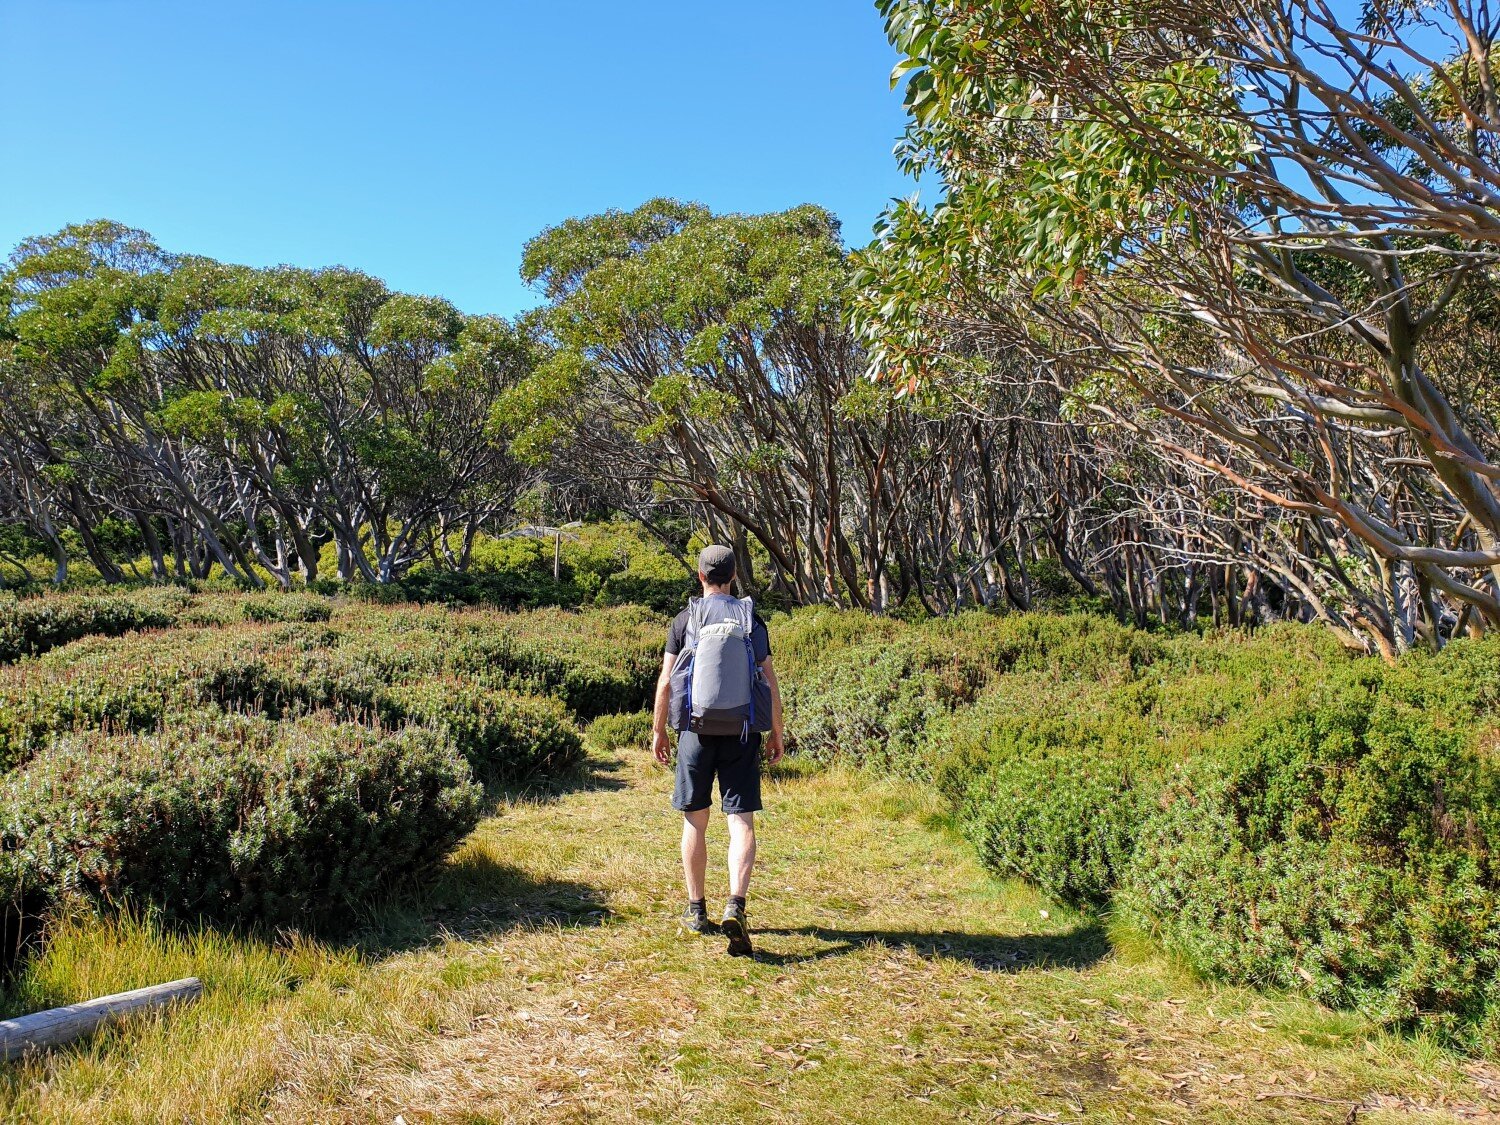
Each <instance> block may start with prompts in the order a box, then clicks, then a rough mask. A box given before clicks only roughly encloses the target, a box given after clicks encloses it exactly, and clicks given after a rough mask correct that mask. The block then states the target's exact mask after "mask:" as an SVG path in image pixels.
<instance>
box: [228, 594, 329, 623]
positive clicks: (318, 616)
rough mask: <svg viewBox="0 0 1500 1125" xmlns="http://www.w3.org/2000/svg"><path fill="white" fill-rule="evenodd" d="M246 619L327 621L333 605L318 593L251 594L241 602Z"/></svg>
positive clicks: (241, 611) (241, 608)
mask: <svg viewBox="0 0 1500 1125" xmlns="http://www.w3.org/2000/svg"><path fill="white" fill-rule="evenodd" d="M240 613H241V614H242V615H243V616H244V618H245V620H246V621H262V622H264V621H303V622H310V621H327V620H328V619H329V618H330V617H331V616H332V615H333V606H332V605H331V604H330V603H329V601H328V599H327V598H322V597H319V596H318V595H317V594H283V593H269V594H250V595H248V596H246V597H245V598H244V599H243V600H242V601H241V602H240Z"/></svg>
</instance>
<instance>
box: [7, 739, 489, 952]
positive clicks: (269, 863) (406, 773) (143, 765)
mask: <svg viewBox="0 0 1500 1125" xmlns="http://www.w3.org/2000/svg"><path fill="white" fill-rule="evenodd" d="M480 796H481V795H480V790H479V788H478V786H477V785H475V784H474V782H473V780H472V778H471V776H470V773H469V769H468V767H467V765H465V763H464V761H463V759H462V758H461V757H460V756H459V755H458V753H457V751H456V750H455V749H454V747H453V745H452V743H451V741H450V740H449V739H448V738H447V737H446V736H445V735H443V734H442V733H441V732H439V731H437V730H434V729H430V728H417V727H413V728H408V729H405V730H401V731H395V732H384V731H377V730H372V729H370V728H367V727H363V726H358V725H352V724H331V723H328V722H324V721H321V720H317V719H305V720H301V721H299V722H295V723H283V724H272V723H269V722H266V721H264V720H259V719H252V718H246V717H239V716H237V717H224V716H219V717H200V718H196V719H194V720H193V721H191V722H184V723H181V724H176V725H174V726H173V727H172V728H170V729H167V730H164V731H162V732H160V733H157V734H153V735H131V736H114V735H108V734H104V733H102V732H92V733H88V734H80V735H77V736H71V737H68V738H66V739H64V740H62V741H60V742H58V743H57V744H56V745H55V746H53V747H52V748H51V749H49V750H48V751H47V752H46V753H44V754H42V755H39V756H38V757H37V758H36V759H35V760H34V761H33V762H32V763H31V764H30V765H28V766H27V767H26V768H25V769H22V770H18V771H16V772H14V773H12V774H11V775H10V776H9V777H7V778H6V779H5V780H4V781H3V783H0V837H3V839H4V840H5V841H6V844H7V848H6V850H4V851H0V892H3V893H0V900H4V901H9V902H19V901H29V902H33V903H34V902H36V901H37V900H38V899H39V898H43V899H45V898H52V897H54V896H56V895H59V894H69V893H71V894H77V895H82V896H84V897H86V898H90V899H93V900H95V901H98V902H100V903H103V904H108V905H113V906H121V905H125V904H134V905H143V906H144V905H149V906H150V907H153V908H155V909H157V910H159V911H161V913H162V914H163V915H164V916H165V917H167V918H170V919H174V920H179V921H187V922H193V921H196V920H198V919H200V918H204V919H212V920H216V921H221V922H227V923H231V924H266V925H307V924H316V923H327V922H338V921H340V920H343V919H347V918H348V917H349V912H350V910H351V908H352V907H354V906H356V905H357V904H358V903H360V902H361V901H363V900H365V899H366V898H368V897H369V896H370V895H371V894H373V893H375V892H377V891H378V890H379V889H381V888H382V887H384V886H387V885H389V884H391V883H392V882H394V881H397V880H400V879H403V878H407V877H410V876H412V875H416V874H420V873H423V872H426V871H428V870H431V869H432V868H433V867H434V866H435V865H436V864H438V863H439V862H440V861H441V860H442V859H443V857H444V856H445V855H447V853H448V852H449V851H450V850H451V849H452V848H453V847H454V845H455V844H457V842H458V841H459V840H460V839H462V837H463V836H464V835H465V834H466V833H467V832H468V831H469V830H470V829H471V828H472V827H473V826H474V824H475V823H476V822H477V820H478V817H479V814H480V808H481V802H480Z"/></svg>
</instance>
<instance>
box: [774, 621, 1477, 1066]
mask: <svg viewBox="0 0 1500 1125" xmlns="http://www.w3.org/2000/svg"><path fill="white" fill-rule="evenodd" d="M802 628H803V629H804V630H805V631H806V632H807V633H808V634H810V635H812V636H814V637H817V636H818V635H819V632H820V631H821V633H822V635H823V636H825V637H829V638H830V639H832V640H834V641H835V642H836V636H837V635H836V633H833V631H832V630H830V629H829V628H828V627H827V626H826V625H822V624H814V623H808V624H805V625H803V626H802ZM827 648H828V650H829V651H827V653H826V655H825V656H824V657H823V659H822V660H821V661H818V662H815V663H810V665H809V670H808V671H807V672H806V674H805V676H804V678H803V681H802V683H800V684H795V685H790V687H789V696H790V697H791V699H792V701H793V708H794V710H793V718H794V722H795V725H796V728H797V738H798V742H797V745H798V748H799V752H802V753H808V754H811V755H812V756H815V757H818V758H821V759H825V760H827V759H837V758H840V757H848V758H852V759H855V760H858V761H860V762H862V763H864V764H867V765H871V766H873V767H875V768H877V769H880V770H895V771H899V772H902V773H905V774H909V775H914V776H924V775H926V774H927V773H928V772H930V774H931V776H932V778H933V780H934V781H935V783H936V784H937V785H938V786H939V787H940V789H941V791H942V792H943V793H944V794H945V796H946V797H947V799H948V801H949V802H950V805H951V807H952V808H953V810H954V813H955V819H956V821H957V823H958V824H959V825H960V826H961V829H962V830H963V832H964V833H965V835H967V836H968V838H969V839H970V840H971V841H972V843H973V844H974V846H975V847H976V848H977V850H978V851H979V853H980V855H981V856H982V857H983V859H984V860H985V862H986V863H987V864H988V865H990V866H991V867H992V868H994V869H995V870H996V871H998V872H1000V873H1003V874H1006V875H1011V876H1017V877H1020V878H1024V879H1026V880H1028V881H1029V882H1031V883H1033V884H1035V885H1037V886H1039V887H1041V888H1042V889H1044V890H1045V891H1047V892H1048V893H1049V894H1051V895H1053V896H1055V897H1056V898H1058V899H1060V900H1062V901H1065V902H1069V903H1072V904H1075V905H1079V906H1083V907H1095V908H1099V907H1107V906H1111V905H1113V906H1115V907H1116V908H1119V909H1122V910H1124V911H1125V912H1126V913H1127V914H1128V915H1129V916H1130V917H1132V918H1133V919H1135V920H1136V921H1137V922H1138V923H1139V924H1140V925H1142V926H1144V927H1147V928H1149V929H1150V930H1151V931H1152V932H1154V933H1156V934H1157V935H1158V936H1159V937H1160V939H1161V941H1162V942H1163V944H1164V945H1165V946H1166V947H1167V948H1168V949H1170V950H1172V951H1173V952H1174V953H1176V954H1178V955H1180V956H1182V957H1184V958H1185V959H1186V960H1187V961H1189V962H1190V963H1191V964H1192V965H1194V966H1195V967H1196V968H1197V969H1198V970H1200V971H1202V972H1204V973H1206V974H1210V975H1214V976H1218V977H1222V978H1226V979H1229V980H1233V981H1236V982H1240V983H1247V984H1253V985H1269V986H1274V987H1279V988H1289V989H1295V990H1298V991H1301V992H1304V993H1306V994H1308V995H1311V996H1313V997H1315V998H1316V999H1318V1000H1320V1001H1322V1002H1325V1003H1328V1004H1331V1005H1336V1006H1340V1007H1353V1008H1357V1009H1359V1010H1361V1011H1363V1012H1366V1013H1368V1014H1370V1015H1371V1016H1373V1017H1375V1018H1377V1019H1380V1020H1383V1021H1386V1022H1388V1023H1390V1024H1392V1025H1411V1024H1416V1023H1423V1024H1425V1025H1427V1026H1430V1027H1433V1028H1436V1029H1439V1030H1440V1031H1442V1032H1443V1033H1444V1034H1445V1035H1447V1036H1448V1037H1449V1038H1451V1039H1452V1040H1454V1041H1462V1042H1466V1043H1470V1044H1475V1043H1478V1044H1480V1045H1485V1044H1487V1045H1488V1047H1489V1048H1490V1049H1494V1048H1496V1047H1500V985H1496V983H1495V980H1496V971H1497V969H1500V858H1497V857H1500V763H1497V761H1496V756H1495V752H1496V750H1497V749H1500V642H1495V641H1489V642H1483V643H1473V642H1465V643H1458V644H1454V645H1452V646H1451V647H1450V648H1449V649H1448V650H1447V651H1446V652H1444V653H1443V654H1442V655H1441V656H1439V657H1412V658H1409V659H1408V660H1407V661H1405V662H1404V663H1403V664H1402V665H1400V666H1399V667H1396V668H1393V669H1392V668H1387V667H1386V666H1384V665H1382V664H1380V663H1377V662H1373V661H1369V660H1362V659H1355V658H1352V657H1350V656H1348V655H1347V654H1346V653H1344V652H1342V651H1341V650H1340V649H1339V648H1338V647H1337V645H1336V643H1335V642H1334V641H1333V639H1332V638H1331V637H1329V636H1328V635H1327V634H1326V633H1325V632H1321V631H1317V630H1313V629H1303V628H1299V627H1292V626H1287V627H1279V628H1271V629H1264V630H1261V631H1259V632H1258V633H1256V634H1254V635H1253V636H1245V635H1242V634H1225V635H1217V636H1208V637H1199V636H1196V635H1187V636H1161V635H1147V634H1144V633H1140V632H1138V631H1135V630H1131V629H1128V628H1124V627H1122V626H1119V625H1117V624H1115V623H1113V622H1110V621H1107V620H1104V619H1100V618H1096V617H1089V616H1086V615H1076V616H1049V615H1035V614H1033V615H1016V616H1010V617H1004V618H999V619H996V618H993V617H983V616H980V615H970V616H966V617H964V616H961V617H959V618H955V619H952V620H948V621H935V622H929V623H925V624H916V625H910V626H904V627H897V628H890V627H885V628H883V629H882V631H881V632H880V633H879V634H877V635H876V637H875V639H873V640H865V639H863V638H859V637H856V638H854V639H853V641H852V643H849V644H846V645H844V646H843V647H839V646H838V645H837V643H833V644H829V645H828V646H827Z"/></svg>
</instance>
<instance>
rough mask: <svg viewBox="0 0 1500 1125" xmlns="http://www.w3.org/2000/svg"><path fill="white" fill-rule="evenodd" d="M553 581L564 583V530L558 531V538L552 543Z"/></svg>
mask: <svg viewBox="0 0 1500 1125" xmlns="http://www.w3.org/2000/svg"><path fill="white" fill-rule="evenodd" d="M552 581H554V582H561V581H562V528H560V527H559V528H558V529H557V536H556V538H555V539H553V541H552Z"/></svg>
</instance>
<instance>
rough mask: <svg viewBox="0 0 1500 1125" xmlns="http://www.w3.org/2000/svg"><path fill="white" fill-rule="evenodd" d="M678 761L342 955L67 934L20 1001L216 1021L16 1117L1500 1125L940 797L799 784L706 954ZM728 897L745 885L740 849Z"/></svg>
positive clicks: (814, 780) (1412, 1049)
mask: <svg viewBox="0 0 1500 1125" xmlns="http://www.w3.org/2000/svg"><path fill="white" fill-rule="evenodd" d="M643 757H644V755H639V754H637V755H632V756H631V758H630V759H629V760H625V759H623V758H622V759H615V758H608V759H598V760H595V761H594V762H593V763H592V768H591V770H590V772H589V776H588V777H587V778H586V779H583V778H581V779H580V780H579V782H578V784H577V785H576V786H575V787H573V788H572V789H570V790H568V791H563V792H559V793H555V794H551V795H545V796H542V797H535V796H533V797H532V798H530V799H527V800H515V801H507V802H505V803H503V804H502V805H501V806H500V808H499V809H498V810H497V815H496V816H494V817H493V818H492V819H490V820H488V821H486V822H485V823H484V824H483V825H481V827H480V828H479V830H478V831H477V832H476V833H475V835H474V837H473V838H472V839H471V840H470V841H469V842H468V843H467V844H466V845H465V847H464V849H463V850H462V851H461V852H460V854H459V855H458V856H457V857H456V859H455V861H454V863H453V864H452V865H451V867H450V869H449V870H448V872H447V873H446V874H445V875H444V876H443V877H442V878H441V879H440V880H439V881H438V882H437V883H436V884H435V885H434V886H432V887H431V888H429V889H428V890H427V891H426V892H425V894H424V895H423V896H422V901H421V902H420V903H417V904H414V905H413V904H410V903H408V904H407V905H406V906H405V907H403V908H401V909H396V908H391V909H388V910H386V911H384V912H382V913H381V914H379V915H377V916H375V917H373V918H371V919H370V920H369V926H368V931H369V933H370V934H372V935H375V936H373V937H369V938H367V939H366V940H365V941H364V943H363V944H362V945H360V946H357V947H347V946H346V947H338V946H333V945H329V944H326V943H321V942H315V941H311V940H307V939H303V938H300V937H297V936H295V935H285V936H284V937H283V938H282V939H280V940H278V941H276V942H274V943H271V944H259V943H255V942H250V941H245V940H239V939H229V938H224V937H222V936H216V935H199V936H196V937H168V936H163V935H161V934H158V933H155V932H153V931H151V930H150V929H149V928H147V927H142V926H138V925H129V924H125V925H113V926H105V925H102V924H101V923H98V922H89V921H81V922H79V923H77V924H76V925H73V926H70V927H63V928H62V929H61V931H60V932H59V933H58V934H57V935H56V937H55V939H54V941H53V943H52V945H51V947H50V949H49V952H48V954H47V956H46V957H45V958H44V959H43V960H42V961H41V962H40V963H39V964H38V965H37V967H36V968H35V970H34V971H33V973H32V974H31V976H30V977H28V979H27V980H26V981H24V982H23V984H22V985H21V989H20V991H19V992H18V994H16V995H13V996H12V997H11V998H10V1000H11V1006H12V1007H18V1006H37V1005H38V1004H40V1003H48V1002H60V1001H66V1000H71V999H76V998H78V997H79V996H82V995H84V994H95V995H97V994H99V993H103V992H108V991H112V990H114V989H117V988H121V987H130V986H133V985H138V984H142V983H146V982H147V981H148V980H165V979H168V978H170V977H174V976H181V975H187V974H189V973H196V974H198V975H200V976H202V977H203V978H204V980H205V983H206V985H207V989H208V992H207V995H206V997H205V999H204V1001H203V1002H202V1003H201V1004H199V1005H198V1006H197V1007H195V1008H192V1009H187V1010H184V1011H182V1012H179V1013H177V1014H176V1015H175V1016H173V1017H172V1018H170V1019H169V1020H166V1021H158V1022H146V1023H137V1024H136V1025H134V1026H131V1027H128V1028H125V1029H122V1030H121V1031H118V1032H113V1033H110V1034H106V1035H104V1036H101V1037H99V1038H97V1039H95V1040H94V1041H93V1042H92V1043H90V1044H88V1045H86V1046H83V1047H80V1048H77V1049H74V1050H71V1051H67V1052H61V1053H58V1054H57V1055H54V1056H52V1057H51V1058H50V1059H47V1060H43V1061H39V1062H34V1063H31V1064H28V1065H26V1066H22V1067H13V1068H11V1069H10V1070H9V1071H8V1072H6V1073H5V1076H4V1079H3V1083H0V1111H3V1113H4V1115H5V1117H6V1118H7V1119H9V1120H15V1121H27V1122H31V1121H37V1122H48V1121H141V1120H161V1121H194V1122H208V1121H238V1120H251V1121H273V1122H312V1121H324V1122H335V1121H340V1122H341V1121H379V1122H393V1121H395V1120H396V1119H397V1116H398V1115H400V1116H401V1118H403V1119H404V1120H405V1121H406V1122H410V1123H413V1125H414V1123H416V1122H419V1121H427V1120H434V1121H456V1122H480V1121H531V1120H535V1121H596V1120H648V1121H649V1120H667V1121H671V1120H714V1121H720V1120H736V1119H739V1120H747V1121H768V1122H778V1121H788V1122H791V1121H797V1122H804V1121H805V1122H821V1121H827V1122H847V1121H871V1122H877V1121H879V1122H886V1121H903V1122H905V1121H1049V1122H1054V1121H1056V1122H1067V1121H1140V1122H1153V1121H1167V1122H1199V1121H1231V1120H1232V1121H1236V1122H1243V1121H1258V1120H1264V1121H1331V1122H1337V1121H1349V1120H1355V1119H1357V1120H1359V1121H1382V1120H1389V1121H1405V1120H1426V1121H1430V1120H1500V1072H1497V1071H1496V1070H1494V1069H1492V1068H1489V1067H1486V1066H1482V1065H1479V1064H1474V1063H1464V1062H1463V1061H1462V1060H1459V1059H1456V1058H1455V1057H1453V1056H1451V1055H1448V1054H1446V1053H1444V1052H1442V1051H1440V1050H1438V1049H1437V1048H1435V1047H1434V1046H1432V1045H1431V1044H1429V1043H1426V1042H1423V1041H1413V1040H1403V1039H1399V1038H1394V1037H1390V1036H1386V1035H1383V1034H1380V1033H1378V1032H1375V1031H1373V1030H1371V1029H1370V1028H1368V1027H1366V1026H1365V1025H1364V1024H1362V1023H1361V1022H1360V1021H1359V1020H1357V1019H1355V1018H1352V1017H1348V1016H1342V1015H1334V1014H1330V1013H1327V1012H1323V1011H1321V1010H1319V1009H1317V1008H1315V1007H1313V1006H1312V1005H1309V1004H1306V1003H1303V1002H1300V1001H1296V1000H1284V999H1268V998H1266V997H1264V996H1259V995H1256V994H1253V993H1249V992H1246V991H1242V990H1237V989H1217V990H1216V989H1210V988H1208V987H1206V986H1204V985H1201V984H1198V983H1195V982H1193V981H1192V980H1191V979H1189V978H1187V977H1186V976H1185V975H1183V974H1182V973H1180V972H1179V971H1177V970H1176V969H1174V968H1173V967H1172V966H1171V965H1170V964H1168V963H1166V962H1164V961H1163V960H1162V959H1160V958H1159V957H1157V956H1155V955H1153V954H1151V953H1150V952H1149V951H1148V950H1147V949H1146V948H1145V947H1144V945H1143V943H1140V942H1136V941H1131V940H1130V939H1129V938H1128V936H1125V935H1119V934H1116V935H1114V939H1115V940H1114V942H1113V943H1112V942H1111V941H1110V939H1109V937H1107V936H1106V934H1105V933H1104V932H1103V931H1102V930H1101V929H1100V928H1099V926H1098V925H1096V924H1094V923H1091V922H1089V921H1087V920H1083V919H1080V918H1078V917H1074V916H1072V915H1069V914H1068V913H1066V912H1064V911H1061V910H1058V909H1055V908H1051V907H1049V906H1048V905H1047V904H1046V903H1045V902H1043V901H1042V900H1040V899H1038V898H1037V897H1036V896H1035V895H1034V894H1032V893H1031V892H1030V891H1028V890H1026V889H1024V888H1019V887H1015V886H1007V885H1000V884H997V883H995V882H994V881H993V880H991V879H990V878H989V877H987V876H986V874H985V873H984V872H983V871H982V870H981V869H980V868H979V867H978V866H977V865H976V864H975V863H974V861H973V860H972V859H971V858H970V857H969V855H968V854H967V852H966V851H965V850H964V848H963V847H962V846H961V845H959V844H958V843H956V842H955V841H954V840H953V839H952V838H951V837H950V836H949V835H948V834H946V833H944V832H943V831H941V830H940V829H938V828H935V827H933V825H934V816H935V810H934V808H933V807H932V806H931V804H930V800H929V798H928V797H927V796H926V795H925V794H924V793H923V792H922V791H920V790H918V789H916V788H913V787H910V786H906V785H903V784H899V783H894V782H874V781H872V780H870V779H869V778H866V777H861V776H848V775H840V774H822V775H817V776H809V777H797V776H791V777H786V778H782V779H779V780H776V781H773V782H771V783H770V784H769V785H768V791H767V804H768V812H767V813H766V814H765V815H764V816H763V817H762V824H761V832H762V835H761V867H760V870H759V872H758V875H757V882H756V885H755V887H754V888H753V893H752V898H751V910H752V914H751V921H752V924H753V926H754V930H755V937H756V941H757V946H758V950H759V953H758V956H757V958H756V959H755V960H754V961H745V960H736V959H730V958H728V957H726V956H725V955H724V952H723V943H722V941H721V940H720V939H718V938H701V937H697V936H694V935H688V934H683V933H680V932H677V931H676V929H675V927H674V926H673V925H672V923H671V919H672V918H673V917H674V915H675V913H676V911H677V910H678V909H679V906H680V891H679V881H678V879H679V877H678V869H677V860H676V834H677V824H676V821H675V819H674V817H673V816H672V815H671V814H670V813H669V812H667V811H665V802H666V793H667V790H668V788H669V785H668V783H667V781H666V778H665V776H664V774H662V773H661V772H660V771H657V770H655V769H653V768H651V767H648V766H647V765H645V764H644V763H643V762H642V761H641V760H640V759H641V758H643ZM713 831H714V836H713V837H712V838H711V847H712V849H713V851H712V853H711V856H712V862H713V864H714V867H713V871H712V874H713V875H714V880H713V882H714V883H716V884H718V885H720V886H721V885H722V884H721V883H720V882H719V880H721V879H722V876H720V875H719V874H718V871H719V865H720V864H721V863H722V856H723V841H724V834H723V829H722V824H716V825H715V827H714V830H713Z"/></svg>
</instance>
